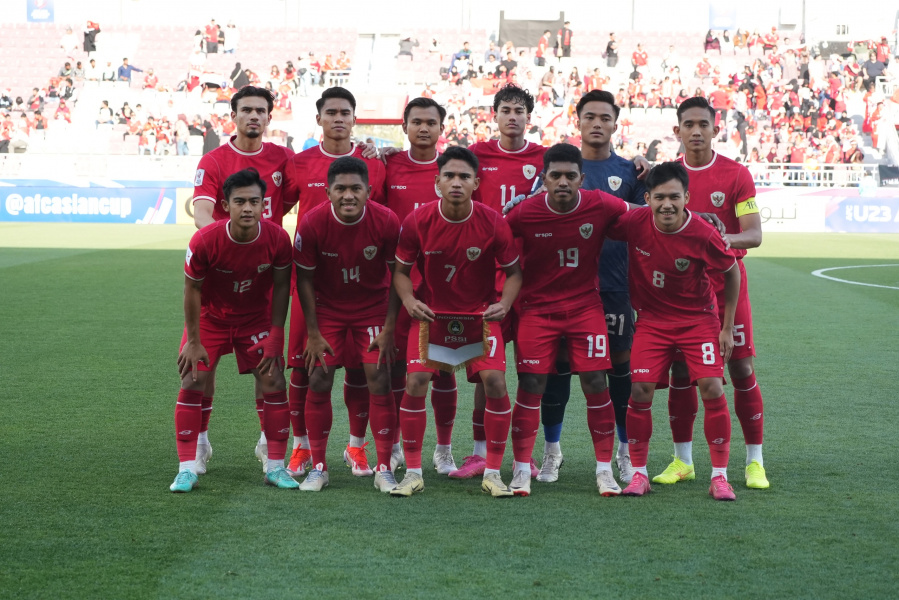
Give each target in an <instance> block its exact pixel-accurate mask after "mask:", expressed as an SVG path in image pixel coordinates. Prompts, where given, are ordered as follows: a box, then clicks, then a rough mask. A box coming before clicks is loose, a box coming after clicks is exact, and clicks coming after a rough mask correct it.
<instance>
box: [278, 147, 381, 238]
mask: <svg viewBox="0 0 899 600" xmlns="http://www.w3.org/2000/svg"><path fill="white" fill-rule="evenodd" d="M341 156H355V157H356V158H360V159H362V160H363V161H365V164H366V165H367V166H368V184H369V185H370V186H371V200H374V201H375V202H379V203H381V204H384V163H382V162H381V161H380V160H376V159H366V158H362V148H361V147H359V146H357V145H355V144H353V149H352V150H351V151H350V152H349V153H348V154H330V153H328V152H325V150H324V149H323V148H322V147H321V144H319V145H318V146H315V147H313V148H309V149H308V150H304V151H302V152H300V153H299V154H297V155H295V156H294V157H293V158H292V159H291V160H289V161H287V164H286V165H285V167H284V201H285V204H286V205H289V206H290V207H291V208H292V207H293V206H294V205H295V204H299V206H297V223H299V222H300V221H301V220H302V219H303V215H305V214H306V213H307V212H309V211H310V210H312V209H313V208H315V207H316V206H318V205H319V204H323V203H325V202H328V201H329V200H328V168H329V167H330V166H331V163H332V162H334V161H335V160H337V159H338V158H340V157H341Z"/></svg>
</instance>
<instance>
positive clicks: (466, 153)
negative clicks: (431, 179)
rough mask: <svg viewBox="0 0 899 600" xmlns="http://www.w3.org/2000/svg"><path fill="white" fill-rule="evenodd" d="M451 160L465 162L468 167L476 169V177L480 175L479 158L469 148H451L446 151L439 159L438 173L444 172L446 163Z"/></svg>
mask: <svg viewBox="0 0 899 600" xmlns="http://www.w3.org/2000/svg"><path fill="white" fill-rule="evenodd" d="M451 160H461V161H465V162H466V163H468V166H470V167H471V168H472V169H474V173H475V175H477V174H478V157H477V156H475V155H474V152H472V151H471V150H469V149H468V148H463V147H462V146H450V147H449V148H447V149H446V150H444V152H443V154H441V155H440V156H438V157H437V171H438V172H439V171H442V170H443V167H444V166H446V163H448V162H449V161H451Z"/></svg>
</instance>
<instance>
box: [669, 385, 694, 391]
mask: <svg viewBox="0 0 899 600" xmlns="http://www.w3.org/2000/svg"><path fill="white" fill-rule="evenodd" d="M668 387H669V388H671V389H672V390H689V389H690V388H691V387H693V386H692V385H688V386H687V387H677V386H676V385H669V386H668Z"/></svg>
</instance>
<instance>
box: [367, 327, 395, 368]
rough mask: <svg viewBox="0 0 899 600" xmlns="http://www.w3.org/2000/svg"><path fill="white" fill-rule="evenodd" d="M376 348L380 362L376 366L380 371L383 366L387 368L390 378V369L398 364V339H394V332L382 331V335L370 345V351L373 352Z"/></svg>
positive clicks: (376, 337)
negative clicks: (394, 364) (395, 363)
mask: <svg viewBox="0 0 899 600" xmlns="http://www.w3.org/2000/svg"><path fill="white" fill-rule="evenodd" d="M375 348H377V349H378V362H377V364H375V367H377V368H378V369H380V368H381V365H382V364H383V365H384V366H385V367H386V368H387V374H388V376H389V375H390V367H391V365H392V364H393V363H394V362H396V354H397V347H396V339H395V338H394V335H393V331H392V330H387V329H381V333H379V334H378V335H377V336H375V339H374V340H372V343H371V344H369V345H368V351H369V352H372V351H374V349H375Z"/></svg>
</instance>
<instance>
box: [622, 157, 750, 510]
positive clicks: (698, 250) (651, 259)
mask: <svg viewBox="0 0 899 600" xmlns="http://www.w3.org/2000/svg"><path fill="white" fill-rule="evenodd" d="M646 188H647V190H649V191H648V192H647V193H646V202H647V204H648V205H649V207H650V209H651V210H637V211H632V212H629V213H628V214H626V215H623V216H622V217H621V218H619V219H618V221H617V222H616V223H615V225H613V226H612V228H611V229H610V230H609V237H610V238H612V239H618V240H622V241H626V242H627V243H628V260H629V261H630V283H631V297H632V298H633V303H634V308H635V309H636V310H637V331H636V333H635V335H634V346H633V350H632V352H631V367H632V369H631V371H632V375H631V377H632V380H633V384H632V386H631V399H630V403H629V405H628V409H627V433H628V438H629V442H630V450H631V461H632V463H633V466H634V471H635V473H634V477H633V479H632V480H631V482H630V484H629V485H628V486H627V487H626V488H625V489H624V492H623V493H624V495H626V496H642V495H644V494H646V493H647V492H649V491H650V485H649V478H648V475H647V472H646V459H647V454H648V451H649V438H650V436H651V435H652V411H651V408H652V397H653V393H654V392H655V388H656V382H659V381H666V380H667V379H666V378H667V372H668V368H669V367H670V365H671V361H672V356H673V353H674V352H675V351H677V350H680V351H681V353H682V354H683V356H684V358H685V360H686V363H687V368H688V370H689V372H690V378H691V379H692V380H693V381H695V382H696V383H697V385H698V386H699V392H700V395H701V396H702V402H703V405H704V407H705V423H704V425H705V435H706V439H707V440H708V443H709V452H710V453H711V455H712V483H711V487H710V488H709V493H710V494H711V495H712V496H713V497H714V498H715V499H716V500H735V499H736V497H735V496H734V492H733V488H732V487H731V486H730V484H729V483H728V482H727V462H728V458H729V455H730V413H729V412H728V408H727V401H726V400H725V398H724V362H726V361H727V359H728V358H730V354H731V351H732V350H733V346H734V335H733V334H734V332H733V326H734V312H735V310H736V305H737V296H738V294H739V291H740V270H739V269H738V268H736V260H735V259H734V257H733V255H731V254H730V253H729V252H728V251H727V246H726V243H725V242H724V241H723V240H722V238H721V235H720V234H719V233H718V232H717V231H716V230H715V229H714V228H713V227H711V226H709V225H707V224H706V223H704V222H702V221H700V220H699V219H697V218H695V217H694V215H693V214H692V213H691V212H690V211H688V210H686V208H685V205H686V203H687V202H688V201H689V199H690V194H689V193H688V192H687V190H688V189H689V178H688V176H687V171H686V169H684V167H683V165H680V164H678V163H662V164H661V165H659V166H657V167H655V168H654V169H653V170H652V171H650V173H649V175H648V176H647V178H646ZM710 272H719V273H723V274H724V280H725V295H724V297H725V302H724V307H723V309H724V319H723V323H724V325H723V326H721V325H720V323H719V321H718V308H717V303H716V301H715V293H714V291H713V289H712V284H711V280H710V279H709V273H710ZM722 356H723V357H724V359H723V360H722Z"/></svg>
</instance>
